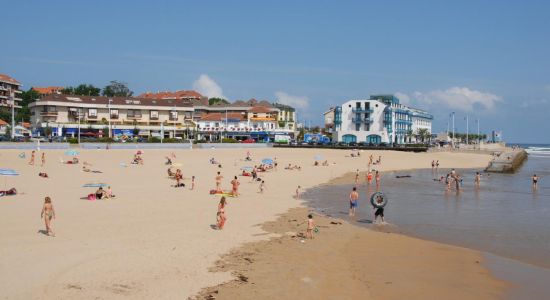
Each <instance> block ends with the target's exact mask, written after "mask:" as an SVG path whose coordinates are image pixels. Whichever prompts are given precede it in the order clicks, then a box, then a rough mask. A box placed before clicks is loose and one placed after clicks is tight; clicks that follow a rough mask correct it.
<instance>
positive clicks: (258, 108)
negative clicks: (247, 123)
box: [248, 105, 271, 113]
mask: <svg viewBox="0 0 550 300" xmlns="http://www.w3.org/2000/svg"><path fill="white" fill-rule="evenodd" d="M248 111H249V112H252V113H270V112H271V108H269V107H267V106H263V105H256V106H252V107H251V108H250V109H248Z"/></svg>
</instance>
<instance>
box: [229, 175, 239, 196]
mask: <svg viewBox="0 0 550 300" xmlns="http://www.w3.org/2000/svg"><path fill="white" fill-rule="evenodd" d="M240 184H241V183H240V182H239V180H238V179H237V176H235V178H233V180H231V186H232V189H231V195H233V197H238V196H239V185H240Z"/></svg>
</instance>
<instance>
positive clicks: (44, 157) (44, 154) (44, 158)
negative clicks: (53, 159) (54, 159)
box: [40, 152, 46, 167]
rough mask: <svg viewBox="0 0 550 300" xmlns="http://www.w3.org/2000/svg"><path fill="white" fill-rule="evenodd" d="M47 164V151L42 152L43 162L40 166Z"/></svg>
mask: <svg viewBox="0 0 550 300" xmlns="http://www.w3.org/2000/svg"><path fill="white" fill-rule="evenodd" d="M45 164H46V153H45V152H42V164H41V165H40V166H41V167H43V166H44V165H45Z"/></svg>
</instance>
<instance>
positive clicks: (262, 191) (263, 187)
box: [260, 180, 265, 194]
mask: <svg viewBox="0 0 550 300" xmlns="http://www.w3.org/2000/svg"><path fill="white" fill-rule="evenodd" d="M264 190H265V181H264V180H262V182H261V183H260V194H263V193H264Z"/></svg>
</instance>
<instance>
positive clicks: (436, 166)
mask: <svg viewBox="0 0 550 300" xmlns="http://www.w3.org/2000/svg"><path fill="white" fill-rule="evenodd" d="M435 170H436V171H437V170H439V160H436V161H435Z"/></svg>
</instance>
